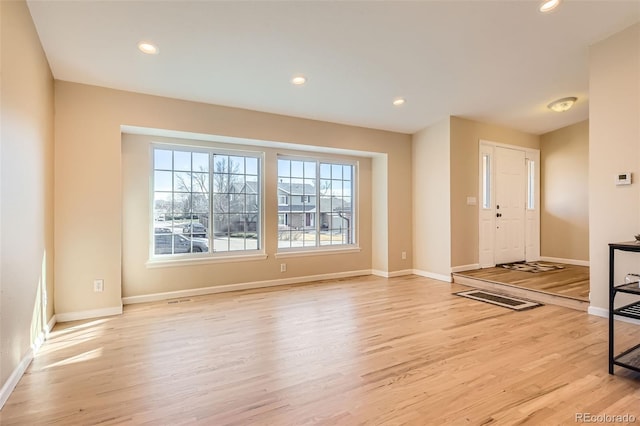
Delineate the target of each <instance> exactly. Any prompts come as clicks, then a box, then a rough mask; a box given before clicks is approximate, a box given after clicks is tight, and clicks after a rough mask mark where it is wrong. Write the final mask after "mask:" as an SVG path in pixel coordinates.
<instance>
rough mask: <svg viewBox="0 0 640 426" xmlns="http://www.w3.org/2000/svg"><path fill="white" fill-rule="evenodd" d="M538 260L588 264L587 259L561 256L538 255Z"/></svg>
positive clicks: (580, 264)
mask: <svg viewBox="0 0 640 426" xmlns="http://www.w3.org/2000/svg"><path fill="white" fill-rule="evenodd" d="M540 260H542V261H544V262H554V263H566V264H567V265H577V266H589V261H588V260H577V259H563V258H561V257H549V256H540Z"/></svg>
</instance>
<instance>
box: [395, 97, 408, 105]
mask: <svg viewBox="0 0 640 426" xmlns="http://www.w3.org/2000/svg"><path fill="white" fill-rule="evenodd" d="M405 102H406V100H405V99H404V98H395V99H394V100H393V106H400V105H404V103H405Z"/></svg>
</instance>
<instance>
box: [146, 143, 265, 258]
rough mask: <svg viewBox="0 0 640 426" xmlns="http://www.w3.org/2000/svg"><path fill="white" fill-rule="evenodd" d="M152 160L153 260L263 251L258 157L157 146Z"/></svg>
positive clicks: (200, 149)
mask: <svg viewBox="0 0 640 426" xmlns="http://www.w3.org/2000/svg"><path fill="white" fill-rule="evenodd" d="M152 157H153V173H152V192H153V206H152V210H153V212H152V217H151V220H152V223H153V227H152V228H153V229H152V230H153V232H152V238H151V243H150V255H151V256H152V257H158V256H180V257H202V256H205V255H207V254H208V255H212V254H213V253H225V252H249V251H251V252H254V251H257V250H260V249H261V245H262V242H261V240H260V238H261V237H260V229H261V217H262V212H261V190H260V188H261V186H260V170H261V159H260V157H259V156H258V155H255V154H249V153H241V154H237V153H233V154H228V153H225V152H217V151H214V150H210V149H204V148H192V147H184V146H166V145H160V144H157V145H153V147H152Z"/></svg>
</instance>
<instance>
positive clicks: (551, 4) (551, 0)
mask: <svg viewBox="0 0 640 426" xmlns="http://www.w3.org/2000/svg"><path fill="white" fill-rule="evenodd" d="M559 4H560V0H544V1H543V2H542V4H541V5H540V12H542V13H547V12H551V11H552V10H553V9H555V8H556V7H558V5H559Z"/></svg>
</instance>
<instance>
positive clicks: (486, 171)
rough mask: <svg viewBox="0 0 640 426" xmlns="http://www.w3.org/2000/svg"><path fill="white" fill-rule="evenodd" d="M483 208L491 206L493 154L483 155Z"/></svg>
mask: <svg viewBox="0 0 640 426" xmlns="http://www.w3.org/2000/svg"><path fill="white" fill-rule="evenodd" d="M482 208H483V209H490V208H491V156H490V155H489V154H483V155H482Z"/></svg>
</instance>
